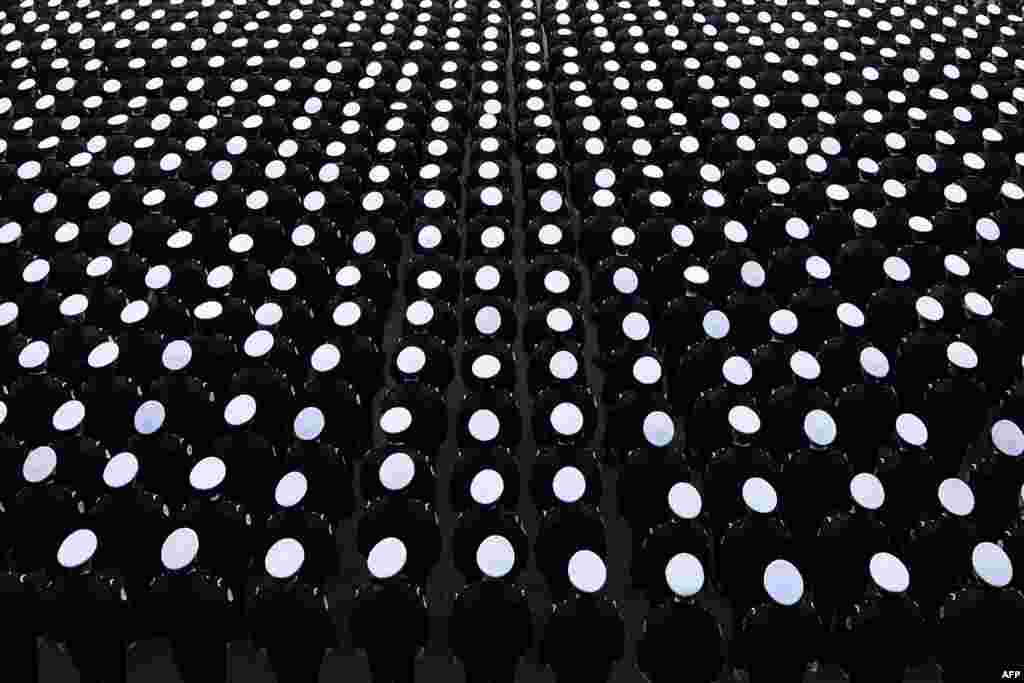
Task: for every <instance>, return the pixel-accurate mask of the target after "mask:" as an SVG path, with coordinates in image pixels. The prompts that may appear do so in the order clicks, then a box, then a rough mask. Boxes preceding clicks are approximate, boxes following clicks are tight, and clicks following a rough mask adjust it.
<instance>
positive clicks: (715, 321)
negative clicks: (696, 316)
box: [701, 310, 731, 339]
mask: <svg viewBox="0 0 1024 683" xmlns="http://www.w3.org/2000/svg"><path fill="white" fill-rule="evenodd" d="M701 327H703V328H704V334H706V335H707V336H709V337H711V338H712V339H724V338H725V337H726V336H727V335H728V334H729V330H730V329H731V325H730V323H729V317H728V316H727V315H726V314H725V313H723V312H722V311H719V310H714V311H708V312H707V313H706V314H705V315H704V320H703V321H701Z"/></svg>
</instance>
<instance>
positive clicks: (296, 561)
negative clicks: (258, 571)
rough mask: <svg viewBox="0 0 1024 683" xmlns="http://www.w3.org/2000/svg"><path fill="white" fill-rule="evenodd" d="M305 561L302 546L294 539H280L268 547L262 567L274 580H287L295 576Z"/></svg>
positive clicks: (304, 552)
mask: <svg viewBox="0 0 1024 683" xmlns="http://www.w3.org/2000/svg"><path fill="white" fill-rule="evenodd" d="M305 561H306V550H305V549H304V548H303V547H302V544H301V543H299V542H298V541H297V540H295V539H294V538H282V539H281V540H280V541H277V542H276V543H274V545H272V546H270V549H269V550H268V551H267V555H266V557H265V558H264V559H263V566H264V568H265V569H266V570H267V574H270V575H271V576H272V577H274V578H275V579H287V578H290V577H292V576H295V574H296V573H297V572H298V571H299V569H301V568H302V563H303V562H305Z"/></svg>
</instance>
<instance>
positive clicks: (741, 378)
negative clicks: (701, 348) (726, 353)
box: [722, 356, 754, 387]
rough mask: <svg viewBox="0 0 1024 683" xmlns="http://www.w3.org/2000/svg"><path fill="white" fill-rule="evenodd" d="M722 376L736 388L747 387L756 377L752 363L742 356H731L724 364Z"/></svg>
mask: <svg viewBox="0 0 1024 683" xmlns="http://www.w3.org/2000/svg"><path fill="white" fill-rule="evenodd" d="M722 376H723V377H725V379H726V381H728V382H729V383H730V384H734V385H736V386H741V387H742V386H746V385H747V384H748V383H750V380H751V379H753V377H754V369H753V368H752V367H751V365H750V362H749V361H747V359H746V358H743V357H741V356H731V357H729V358H727V359H726V360H725V362H724V363H722Z"/></svg>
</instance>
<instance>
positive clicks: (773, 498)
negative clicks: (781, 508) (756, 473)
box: [743, 477, 779, 515]
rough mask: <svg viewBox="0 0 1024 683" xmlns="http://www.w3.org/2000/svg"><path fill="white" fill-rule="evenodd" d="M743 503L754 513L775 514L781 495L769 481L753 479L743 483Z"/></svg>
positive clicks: (758, 478) (759, 478)
mask: <svg viewBox="0 0 1024 683" xmlns="http://www.w3.org/2000/svg"><path fill="white" fill-rule="evenodd" d="M743 502H744V503H745V504H746V506H747V507H748V508H750V509H751V510H753V511H754V512H760V513H761V514H764V515H767V514H769V513H772V512H775V508H776V507H778V505H779V495H778V494H777V493H776V492H775V487H774V486H772V485H771V484H770V483H768V481H767V480H765V479H762V478H761V477H751V478H750V479H747V480H746V481H745V482H743Z"/></svg>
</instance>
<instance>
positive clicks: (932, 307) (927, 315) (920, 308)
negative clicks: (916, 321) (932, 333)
mask: <svg viewBox="0 0 1024 683" xmlns="http://www.w3.org/2000/svg"><path fill="white" fill-rule="evenodd" d="M914 306H915V308H916V309H917V314H918V315H919V316H921V317H922V318H924V319H925V320H929V321H931V322H938V321H939V320H942V317H943V314H944V311H943V308H942V304H941V303H939V301H938V299H935V298H934V297H930V296H922V297H920V298H918V300H917V302H916V303H915V304H914Z"/></svg>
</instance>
